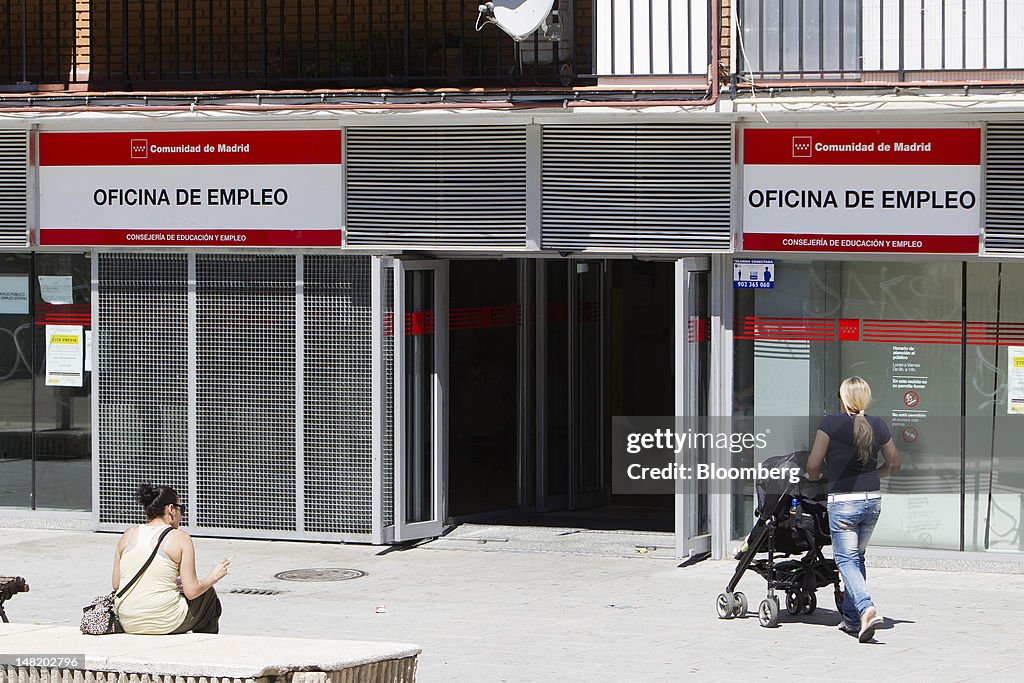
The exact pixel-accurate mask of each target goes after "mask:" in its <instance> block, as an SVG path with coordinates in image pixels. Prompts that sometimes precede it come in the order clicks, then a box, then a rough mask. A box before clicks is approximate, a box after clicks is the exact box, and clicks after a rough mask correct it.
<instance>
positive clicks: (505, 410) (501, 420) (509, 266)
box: [448, 259, 675, 532]
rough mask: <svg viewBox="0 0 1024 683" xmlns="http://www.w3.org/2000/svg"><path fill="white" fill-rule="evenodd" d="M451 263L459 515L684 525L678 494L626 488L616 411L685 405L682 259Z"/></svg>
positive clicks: (614, 525) (452, 461) (656, 411)
mask: <svg viewBox="0 0 1024 683" xmlns="http://www.w3.org/2000/svg"><path fill="white" fill-rule="evenodd" d="M448 267H449V280H450V292H449V296H450V299H449V305H450V314H449V326H450V339H449V349H450V354H449V376H450V401H449V408H450V413H449V468H448V501H449V508H448V516H449V518H452V519H455V520H459V521H468V520H480V519H486V520H488V521H491V522H494V523H502V524H529V525H559V526H561V525H568V526H578V527H583V528H587V527H590V528H600V529H605V528H608V529H639V530H649V531H665V532H671V531H672V530H673V503H672V496H671V495H667V496H622V495H615V494H614V493H613V491H612V490H611V487H610V478H611V477H610V475H611V453H610V433H609V432H610V424H611V416H612V415H672V414H674V412H675V408H674V404H673V401H674V398H675V393H674V388H673V387H674V384H673V382H674V372H673V365H674V358H673V320H674V319H675V313H674V303H675V292H674V286H673V281H674V280H673V278H674V277H675V276H674V271H673V264H672V262H640V261H633V260H628V259H619V260H601V259H586V260H568V259H520V260H512V259H508V260H501V261H498V260H461V259H453V260H451V261H449V262H448Z"/></svg>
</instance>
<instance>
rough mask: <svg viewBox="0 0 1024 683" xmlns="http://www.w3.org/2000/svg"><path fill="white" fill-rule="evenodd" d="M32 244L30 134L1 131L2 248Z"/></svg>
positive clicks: (0, 216) (0, 218)
mask: <svg viewBox="0 0 1024 683" xmlns="http://www.w3.org/2000/svg"><path fill="white" fill-rule="evenodd" d="M27 245H28V131H26V130H0V246H3V247H24V246H27Z"/></svg>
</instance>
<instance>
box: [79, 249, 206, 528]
mask: <svg viewBox="0 0 1024 683" xmlns="http://www.w3.org/2000/svg"><path fill="white" fill-rule="evenodd" d="M98 258H99V263H98V265H97V268H98V275H99V277H98V284H97V290H96V291H97V296H96V299H97V308H98V323H99V324H98V326H97V333H96V345H97V348H96V351H97V354H96V355H97V369H98V371H99V372H98V374H97V383H98V394H99V399H98V402H97V403H98V406H99V410H98V417H97V424H96V429H97V431H98V441H99V452H98V454H97V456H96V457H97V459H98V466H99V482H98V484H99V521H100V523H101V524H134V523H136V522H138V521H139V519H140V516H141V515H142V509H141V508H140V506H139V504H138V503H136V502H135V488H136V487H137V486H138V485H139V484H141V483H143V482H152V483H154V484H158V485H165V486H172V487H174V489H176V490H177V491H178V494H179V495H180V496H181V498H182V500H188V494H189V489H188V398H189V397H188V261H187V258H186V256H185V255H184V254H160V255H154V254H99V256H98ZM192 513H193V511H192V510H189V511H188V513H187V514H186V515H185V520H186V523H194V522H191V521H190V519H189V518H190V517H192V519H194V517H193V516H192Z"/></svg>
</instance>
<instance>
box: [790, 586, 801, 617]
mask: <svg viewBox="0 0 1024 683" xmlns="http://www.w3.org/2000/svg"><path fill="white" fill-rule="evenodd" d="M803 602H804V601H803V598H802V596H801V595H800V593H797V592H796V591H790V592H788V593H786V611H787V612H789V613H790V614H792V615H793V616H796V615H797V614H800V610H801V609H802V608H803Z"/></svg>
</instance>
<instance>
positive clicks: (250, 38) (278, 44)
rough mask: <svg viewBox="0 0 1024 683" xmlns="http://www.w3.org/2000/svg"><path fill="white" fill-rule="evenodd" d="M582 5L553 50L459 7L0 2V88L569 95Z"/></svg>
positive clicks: (585, 72) (567, 9) (579, 61)
mask: <svg viewBox="0 0 1024 683" xmlns="http://www.w3.org/2000/svg"><path fill="white" fill-rule="evenodd" d="M593 2H594V0H559V1H558V3H557V5H556V7H558V8H559V9H560V10H561V17H562V23H563V27H564V28H563V37H562V39H561V40H560V41H559V42H557V43H552V42H550V41H547V40H545V39H544V38H543V37H540V36H536V37H535V38H533V39H528V40H527V41H526V42H524V43H521V44H519V45H516V44H515V43H514V42H513V40H512V39H511V38H510V37H509V36H507V35H505V34H504V33H502V32H501V31H499V30H498V29H497V28H495V27H494V26H485V27H484V28H483V30H481V31H477V30H475V26H474V25H475V23H476V18H477V10H476V5H477V3H476V2H468V1H467V0H93V1H92V2H89V3H88V4H87V5H86V4H84V3H82V2H81V1H80V0H79V1H78V2H76V1H75V0H0V35H2V36H4V37H5V38H6V40H0V85H8V86H10V85H15V84H18V83H26V84H34V85H39V84H57V85H75V84H79V85H81V86H85V87H88V88H91V89H108V90H113V89H117V90H122V89H123V90H148V89H153V90H174V89H187V90H196V89H200V88H211V89H235V88H238V89H245V88H289V87H295V88H305V87H319V88H387V87H399V88H403V87H417V86H423V87H430V86H441V85H445V86H451V85H466V86H481V87H486V86H498V87H508V86H510V85H524V86H528V85H540V86H554V85H569V84H570V83H571V82H574V81H575V82H578V81H579V80H580V79H582V80H584V81H585V80H586V79H587V78H588V77H589V76H591V75H592V74H593V73H594V70H593V66H592V45H593V28H594V26H593V20H592V17H593Z"/></svg>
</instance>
